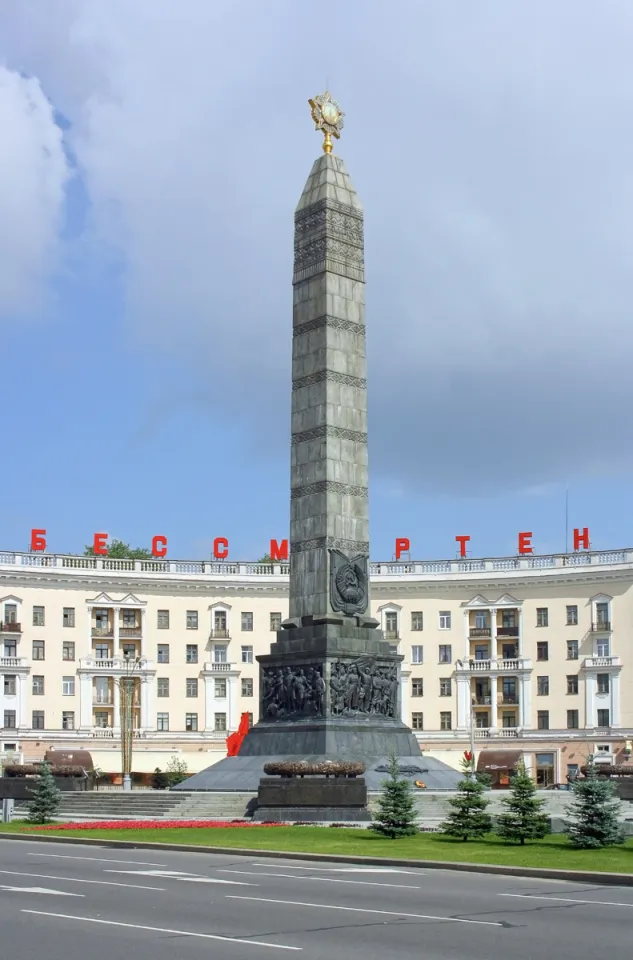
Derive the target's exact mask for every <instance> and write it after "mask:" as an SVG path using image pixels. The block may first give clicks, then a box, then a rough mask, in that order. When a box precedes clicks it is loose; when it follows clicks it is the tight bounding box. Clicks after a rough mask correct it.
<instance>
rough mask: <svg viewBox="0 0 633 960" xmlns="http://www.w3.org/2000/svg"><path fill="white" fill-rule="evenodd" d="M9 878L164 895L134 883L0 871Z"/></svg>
mask: <svg viewBox="0 0 633 960" xmlns="http://www.w3.org/2000/svg"><path fill="white" fill-rule="evenodd" d="M0 873H2V874H5V875H7V876H9V877H36V878H37V879H38V880H67V881H68V883H97V884H99V886H102V887H129V888H130V889H131V890H156V891H158V892H159V893H164V892H165V888H164V887H142V886H141V885H140V884H136V883H115V882H114V881H113V880H80V879H79V878H78V877H53V876H50V875H49V874H46V873H18V871H17V870H0Z"/></svg>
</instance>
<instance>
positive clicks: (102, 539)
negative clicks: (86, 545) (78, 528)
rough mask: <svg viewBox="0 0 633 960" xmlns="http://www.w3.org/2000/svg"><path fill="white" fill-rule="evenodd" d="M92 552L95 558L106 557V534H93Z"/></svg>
mask: <svg viewBox="0 0 633 960" xmlns="http://www.w3.org/2000/svg"><path fill="white" fill-rule="evenodd" d="M92 552H93V553H94V555H95V557H107V555H108V534H107V533H95V538H94V542H93V545H92Z"/></svg>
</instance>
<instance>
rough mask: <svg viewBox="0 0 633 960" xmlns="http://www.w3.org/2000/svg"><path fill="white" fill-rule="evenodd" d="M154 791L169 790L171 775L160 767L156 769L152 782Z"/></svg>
mask: <svg viewBox="0 0 633 960" xmlns="http://www.w3.org/2000/svg"><path fill="white" fill-rule="evenodd" d="M151 784H152V787H153V788H154V790H167V788H168V787H169V774H167V773H165V772H164V771H163V770H161V769H160V767H156V769H155V770H154V773H153V774H152V780H151Z"/></svg>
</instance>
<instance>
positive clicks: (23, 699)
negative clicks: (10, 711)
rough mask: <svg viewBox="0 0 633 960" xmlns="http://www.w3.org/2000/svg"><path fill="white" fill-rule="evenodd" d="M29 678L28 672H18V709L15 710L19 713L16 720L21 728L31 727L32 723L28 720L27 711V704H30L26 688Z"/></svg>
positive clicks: (16, 685) (16, 684) (16, 682)
mask: <svg viewBox="0 0 633 960" xmlns="http://www.w3.org/2000/svg"><path fill="white" fill-rule="evenodd" d="M27 680H28V674H26V673H18V675H17V677H16V681H15V688H16V692H17V695H18V696H17V700H18V702H17V709H16V711H15V712H16V714H17V716H16V722H17V725H18V727H19V728H20V729H21V730H28V729H29V727H30V723H29V720H28V713H27V706H28V704H27V699H28V698H27V690H26V682H27Z"/></svg>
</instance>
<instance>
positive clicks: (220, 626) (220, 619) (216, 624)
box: [213, 610, 229, 639]
mask: <svg viewBox="0 0 633 960" xmlns="http://www.w3.org/2000/svg"><path fill="white" fill-rule="evenodd" d="M213 636H214V637H220V638H222V639H228V636H229V624H228V617H227V615H226V610H216V611H215V613H214V614H213Z"/></svg>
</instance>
